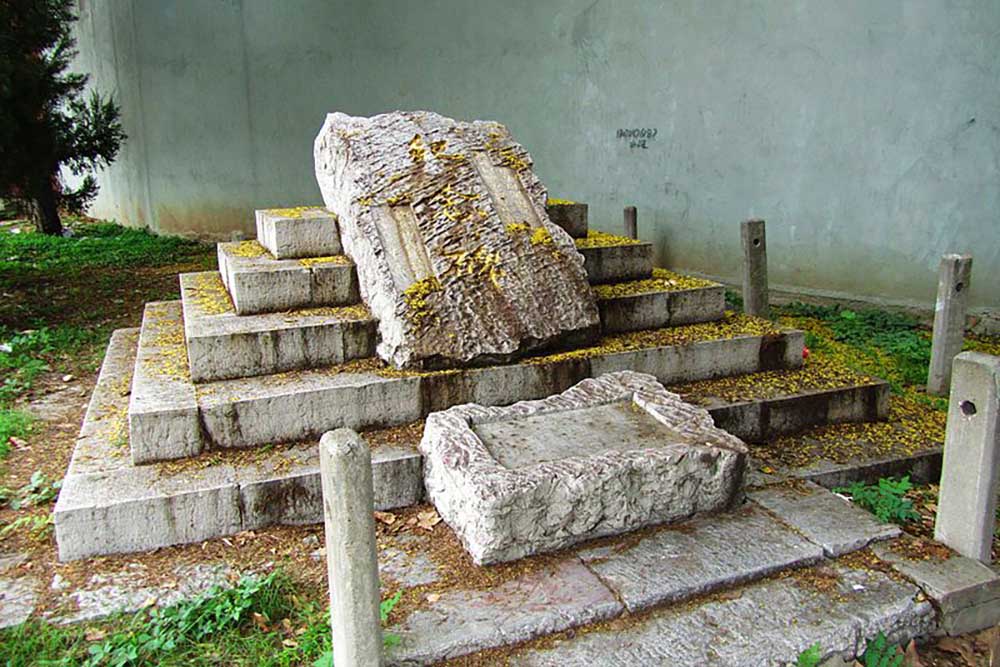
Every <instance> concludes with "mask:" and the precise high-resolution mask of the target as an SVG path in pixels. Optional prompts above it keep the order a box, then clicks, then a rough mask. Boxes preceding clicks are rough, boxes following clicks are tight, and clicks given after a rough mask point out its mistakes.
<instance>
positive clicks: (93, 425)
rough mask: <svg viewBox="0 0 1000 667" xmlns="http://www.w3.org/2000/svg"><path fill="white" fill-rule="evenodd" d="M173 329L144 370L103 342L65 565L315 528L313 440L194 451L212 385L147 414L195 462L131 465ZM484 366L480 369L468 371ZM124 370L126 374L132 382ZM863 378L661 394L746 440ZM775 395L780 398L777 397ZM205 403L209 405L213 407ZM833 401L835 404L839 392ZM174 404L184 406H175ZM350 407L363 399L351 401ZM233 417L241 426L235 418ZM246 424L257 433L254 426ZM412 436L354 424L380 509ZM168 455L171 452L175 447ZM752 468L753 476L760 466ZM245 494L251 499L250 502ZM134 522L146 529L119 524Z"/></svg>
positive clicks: (75, 476)
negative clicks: (368, 456) (147, 389)
mask: <svg viewBox="0 0 1000 667" xmlns="http://www.w3.org/2000/svg"><path fill="white" fill-rule="evenodd" d="M174 326H175V329H174V332H173V334H171V335H170V336H166V337H165V338H167V340H168V341H172V344H171V345H168V346H167V347H168V349H167V350H166V352H165V353H164V354H163V355H162V357H161V358H160V359H159V360H158V361H157V363H156V364H155V365H154V366H152V367H149V366H146V365H142V364H136V363H135V356H136V351H137V348H138V347H139V346H138V339H139V332H138V330H135V329H130V330H120V331H117V332H115V334H114V335H113V337H112V341H111V344H110V345H109V347H108V352H107V355H106V357H105V363H104V366H103V368H102V371H101V377H100V379H99V381H98V384H97V387H96V389H95V392H94V396H93V397H92V400H91V406H90V409H89V410H88V413H87V416H86V418H85V422H84V426H83V429H82V431H81V434H80V439H79V441H78V443H77V447H76V451H75V453H74V458H73V462H72V463H71V465H70V468H69V470H68V471H67V475H66V477H65V480H64V483H63V488H62V491H61V493H60V496H59V501H58V503H57V506H56V512H55V524H56V535H57V541H58V543H59V550H60V557H61V558H62V559H64V560H69V559H74V558H84V557H88V556H93V555H99V554H103V553H118V552H128V551H141V550H147V549H154V548H157V547H161V546H168V545H171V544H182V543H185V542H192V541H199V540H202V539H208V538H211V537H216V536H219V535H226V534H232V533H234V532H239V531H240V530H244V529H247V528H250V527H260V526H264V525H270V524H277V523H315V522H319V521H321V520H322V504H321V498H320V493H319V476H318V475H319V461H318V451H317V449H316V444H315V440H306V439H305V438H303V439H302V440H305V441H300V442H299V443H298V444H296V443H295V442H292V443H290V444H288V445H278V446H273V445H272V446H271V447H266V448H251V449H245V450H239V451H237V450H232V449H229V450H227V449H216V450H214V451H206V452H205V453H202V454H201V455H197V454H198V453H199V452H202V451H203V449H202V448H203V447H204V440H203V438H204V437H205V436H204V433H203V431H202V414H201V409H202V405H201V404H202V403H203V404H206V405H208V406H209V407H211V406H213V405H215V406H217V407H216V409H218V410H219V411H223V408H222V407H221V406H222V405H224V402H223V399H222V397H220V396H218V395H217V394H213V393H211V385H209V386H208V387H207V388H203V387H202V386H197V385H193V384H189V383H187V382H186V381H182V382H181V386H184V387H190V388H191V390H192V391H195V389H196V387H197V392H196V393H200V396H197V397H193V396H189V397H188V398H189V399H190V400H189V401H188V402H187V403H186V404H178V405H176V406H175V410H174V412H172V413H171V415H172V417H171V419H170V420H166V419H165V418H164V419H162V420H157V421H154V424H156V425H158V426H162V427H163V429H164V430H162V431H160V432H159V433H160V435H159V436H158V437H155V438H152V439H149V440H146V441H145V442H147V443H150V444H151V445H156V446H160V448H161V450H162V449H165V447H164V446H165V445H166V444H167V443H171V442H183V441H184V439H183V438H180V439H178V435H177V434H178V433H181V434H183V433H188V434H189V435H190V437H191V438H192V439H193V440H192V442H193V443H194V444H193V445H192V450H191V453H190V454H185V456H192V457H194V458H190V459H188V460H181V461H175V462H165V463H159V464H151V465H136V462H134V460H133V459H134V457H135V455H136V453H137V452H138V451H142V450H141V449H140V448H138V447H137V445H136V442H135V441H134V440H133V441H132V442H131V443H130V437H129V425H130V419H129V415H128V406H129V402H130V398H131V399H132V400H133V401H134V400H135V397H136V395H137V392H139V393H141V392H142V391H143V389H142V387H141V386H140V374H144V373H147V372H150V371H151V369H156V370H158V371H159V372H163V373H171V372H172V373H174V374H175V376H174V379H176V376H181V377H183V376H184V373H185V372H186V366H185V364H184V360H183V340H182V336H181V335H180V333H179V331H180V329H179V323H177V322H176V321H175V325H174ZM147 327H149V325H147ZM144 335H146V336H151V335H154V336H155V335H159V332H158V331H157V330H156V329H154V328H152V327H149V328H148V329H147V330H146V331H144ZM484 370H485V369H480V371H479V372H482V371H484ZM133 373H135V374H136V375H135V377H133ZM295 375H298V374H295ZM305 375H306V376H307V377H312V378H313V380H311V382H314V383H315V382H317V380H316V374H315V372H310V373H306V374H305ZM439 375H441V376H443V377H447V378H451V379H454V376H455V375H457V374H456V373H454V372H452V373H441V374H439ZM341 376H349V377H353V378H354V380H353V381H354V382H355V383H356V384H354V385H351V381H350V380H348V381H347V384H345V385H344V391H350V390H349V389H346V387H350V386H355V387H357V386H359V385H358V384H357V382H358V381H359V380H358V378H357V377H356V376H352V375H351V374H350V373H347V372H343V373H340V374H334V375H332V376H330V377H329V378H327V379H331V378H337V377H341ZM324 377H325V376H324ZM364 377H366V378H367V380H368V381H371V382H376V381H383V380H385V379H386V378H381V377H379V376H378V375H376V374H375V373H369V375H367V376H364ZM430 377H433V375H432V376H430ZM777 378H782V382H778V380H777ZM166 379H170V376H169V375H167V378H166ZM428 379H429V378H428V376H421V375H418V376H417V377H416V378H415V380H414V379H412V378H411V379H410V380H408V382H414V381H417V382H420V381H427V380H428ZM581 379H582V378H581ZM163 381H164V378H162V377H161V378H158V380H157V382H158V383H159V382H163ZM299 381H301V378H298V379H295V378H293V377H289V376H287V375H286V376H281V377H275V378H272V380H271V382H273V383H274V384H275V386H276V388H277V387H281V386H282V385H283V384H284V383H289V382H291V383H293V386H301V385H298V384H297V383H298V382H299ZM565 381H566V383H567V386H569V385H571V384H573V383H575V380H574V381H573V382H570V381H569V380H568V379H567V380H565ZM863 381H865V378H861V377H852V376H850V375H836V374H833V375H831V374H830V373H821V374H819V375H815V374H813V372H812V371H811V369H810V368H809V367H806V368H802V369H799V370H790V371H763V372H758V373H755V374H750V375H747V376H744V381H743V383H742V386H743V389H742V392H743V393H739V391H737V390H738V389H739V388H740V386H741V385H739V384H733V383H730V382H728V381H727V380H725V379H720V380H709V381H703V382H698V383H686V384H680V385H674V386H672V387H671V389H672V390H673V391H675V392H677V393H680V394H682V395H684V396H685V398H686V399H687V400H694V401H705V402H707V403H709V404H711V405H713V406H714V407H709V408H708V409H709V413H710V414H712V415H713V417H714V418H715V421H716V424H717V425H718V426H719V427H721V428H725V429H727V430H729V431H730V432H732V433H735V434H737V435H739V437H742V438H744V439H752V438H749V437H748V436H754V435H755V434H759V428H760V425H761V424H762V423H767V422H766V420H764V421H762V420H761V417H760V415H764V414H770V412H771V410H770V407H769V406H768V404H769V402H772V401H775V400H776V401H779V402H780V403H781V404H782V405H783V406H784V409H785V414H786V415H791V414H792V413H793V411H794V406H795V405H796V400H795V396H796V394H795V392H796V391H798V392H799V394H798V395H800V396H801V397H802V398H803V400H802V401H801V402H800V403H799V405H800V406H801V410H800V414H801V415H802V416H801V418H799V419H792V418H786V419H782V420H781V421H780V424H783V425H787V426H789V427H795V425H796V424H798V423H802V424H807V423H810V422H812V421H814V419H815V414H816V413H815V412H814V409H815V406H816V399H815V393H816V392H817V391H819V392H821V393H827V394H830V395H834V396H835V395H836V391H837V390H836V389H833V388H830V387H824V388H823V389H821V390H816V389H814V387H815V385H825V384H827V383H830V382H839V383H841V384H842V385H843V386H842V387H841V391H843V392H844V393H845V394H847V395H855V396H857V392H856V390H855V388H853V386H852V385H853V384H855V383H861V382H863ZM234 382H236V381H227V382H223V383H213V384H222V385H226V386H229V385H232V384H233V383H234ZM363 384H364V382H361V385H363ZM375 386H384V385H381V384H376V385H375ZM401 386H406V387H409V386H410V385H409V384H404V385H401ZM441 386H442V385H435V384H430V385H429V387H430V388H429V389H428V392H429V393H430V395H431V396H435V397H436V398H435V399H434V401H432V403H438V402H440V403H441V404H442V405H443V407H450V405H449V404H448V400H452V399H453V400H455V401H458V402H467V400H468V394H466V393H464V392H458V393H455V394H454V395H453V396H452V397H451V399H449V398H448V397H447V396H441V395H439V393H438V391H437V389H438V388H440V387H441ZM869 386H870V387H872V388H873V390H875V391H878V390H879V387H882V386H884V385H879V384H877V383H873V384H870V385H869ZM130 387H131V393H130ZM768 388H769V389H768ZM206 391H207V392H208V393H205V392H206ZM539 391H541V392H542V395H543V396H545V395H548V394H546V393H544V388H542V389H540V390H539ZM785 391H787V392H789V393H780V392H785ZM773 392H779V393H777V394H774V393H773ZM232 395H233V396H239V390H237V389H234V390H233V394H232ZM288 395H289V401H290V402H291V403H292V404H293V405H294V403H295V401H294V396H295V392H294V391H292V392H290V393H289V394H288ZM484 395H487V394H485V393H481V395H480V396H479V397H478V398H480V399H481V398H482V396H484ZM494 395H495V394H494ZM355 398H357V396H355ZM498 398H503V397H498ZM212 400H215V401H218V403H212ZM515 400H516V399H515ZM199 401H201V403H199ZM726 401H729V402H728V403H727V402H726ZM508 402H512V401H508ZM836 402H837V403H838V404H841V405H843V404H844V403H846V399H845V400H843V401H842V400H837V401H836ZM867 404H868V403H867V401H863V400H862V401H859V402H857V403H856V408H855V410H854V415H855V417H856V418H857V419H866V418H867V416H866V412H865V405H867ZM185 405H186V406H187V409H183V408H184V406H185ZM318 405H322V403H319V404H318ZM359 405H362V406H363V405H366V403H365V401H361V402H360V403H359ZM732 406H739V410H733V409H731V407H732ZM286 409H287V407H286V406H285V405H279V406H277V407H275V408H274V410H273V411H266V413H265V414H267V415H273V416H280V415H282V414H283V413H284V411H285V410H286ZM360 409H361V408H357V409H356V410H360ZM381 409H383V407H382V406H376V407H375V408H374V409H373V414H376V415H377V414H378V411H379V410H381ZM436 409H437V408H436ZM317 410H318V411H319V408H317ZM137 414H138V413H135V414H133V415H132V419H131V425H132V427H133V433H137V436H136V437H145V432H144V431H138V432H137V431H136V428H137V427H141V426H144V424H143V422H142V420H141V419H138V420H137ZM158 414H160V413H158ZM306 414H307V416H308V413H306ZM318 414H321V415H323V418H325V419H329V418H330V416H329V414H330V413H328V412H326V411H319V412H318ZM355 414H356V415H357V414H358V413H357V412H356V413H355ZM421 414H422V411H419V412H418V411H416V410H414V414H413V415H412V419H414V420H415V419H419V417H420V416H421ZM843 414H845V411H841V415H843ZM359 416H360V415H359ZM734 416H740V419H736V420H734V419H733V417H734ZM161 417H163V415H162V414H161ZM310 418H314V417H310ZM372 421H375V420H372ZM411 421H412V420H411ZM233 423H234V424H237V425H239V424H240V422H239V420H235V421H234V422H233ZM264 424H266V422H264ZM216 426H218V424H216ZM887 426H888V425H887ZM249 427H250V424H244V425H241V428H249ZM254 428H261V429H263V428H265V426H264V425H259V426H254ZM299 428H301V426H299ZM359 428H361V427H359ZM185 429H187V430H186V431H185ZM422 431H423V425H422V424H421V423H420V422H414V423H412V424H410V423H409V422H408V423H407V425H404V426H400V427H395V428H391V429H383V430H376V431H365V436H366V438H368V439H369V442H371V443H372V445H373V448H374V449H373V465H374V477H375V494H376V499H377V504H378V507H379V508H380V509H388V508H394V507H405V506H407V505H412V504H413V503H415V502H419V501H420V500H421V499H422V498H423V497H424V487H423V477H422V466H423V464H422V457H421V455H420V454H419V452H418V450H417V444H418V442H419V440H420V438H421V434H422ZM223 432H224V431H223ZM806 433H808V431H807V432H806ZM274 442H276V440H275V439H271V440H268V441H267V442H266V443H265V442H261V443H260V444H262V445H263V444H270V443H274ZM387 443H388V444H387ZM130 451H131V453H132V457H131V458H130ZM161 455H162V452H161ZM177 456H178V457H181V452H178V453H177ZM152 460H155V457H154V458H153V459H152ZM141 462H145V461H140V463H141ZM857 465H859V466H860V465H862V464H861V463H859V464H857ZM757 467H759V466H753V465H752V466H751V469H752V470H756V468H757ZM795 472H796V471H795V470H785V469H783V470H780V471H775V475H766V476H764V477H773V478H774V479H782V478H784V477H785V476H788V475H794V474H795ZM813 472H814V471H813V470H812V468H809V469H806V470H805V471H804V472H803V474H810V475H811V474H813ZM849 473H850V469H848V468H845V469H844V472H843V473H842V474H843V475H844V477H845V478H846V477H849ZM756 474H758V476H759V473H756ZM836 483H838V484H840V483H844V480H843V479H838V481H837V482H836ZM254 498H258V499H262V500H260V501H259V502H257V501H254V500H253V499H254ZM178 507H188V508H189V509H190V511H189V514H188V515H186V516H188V518H187V519H186V521H185V520H181V521H176V520H175V516H176V508H178ZM142 525H144V526H147V527H148V528H149V530H143V529H139V528H133V529H129V528H128V526H142Z"/></svg>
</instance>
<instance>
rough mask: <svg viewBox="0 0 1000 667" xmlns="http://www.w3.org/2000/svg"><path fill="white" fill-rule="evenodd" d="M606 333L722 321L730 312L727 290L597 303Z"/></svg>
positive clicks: (689, 291)
mask: <svg viewBox="0 0 1000 667" xmlns="http://www.w3.org/2000/svg"><path fill="white" fill-rule="evenodd" d="M597 310H598V311H599V312H600V314H601V329H602V330H603V331H604V332H605V333H618V332H622V331H640V330H642V329H660V328H663V327H668V326H669V327H675V326H680V325H683V324H697V323H699V322H714V321H716V320H721V319H722V317H723V315H724V313H725V310H726V295H725V288H724V287H723V286H722V285H719V286H718V287H702V288H698V289H687V290H669V291H668V290H662V291H655V292H643V293H641V294H632V295H628V296H616V297H612V298H608V299H598V300H597Z"/></svg>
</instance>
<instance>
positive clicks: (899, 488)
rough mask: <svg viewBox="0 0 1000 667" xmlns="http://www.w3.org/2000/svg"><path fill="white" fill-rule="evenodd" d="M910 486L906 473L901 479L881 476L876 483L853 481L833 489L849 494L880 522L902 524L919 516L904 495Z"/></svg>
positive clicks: (911, 502) (911, 486) (911, 485)
mask: <svg viewBox="0 0 1000 667" xmlns="http://www.w3.org/2000/svg"><path fill="white" fill-rule="evenodd" d="M912 488H913V484H912V483H911V482H910V476H909V475H906V476H904V477H903V478H902V479H896V478H893V477H883V478H882V479H880V480H879V481H878V484H864V483H863V482H854V483H853V484H851V485H850V486H842V487H838V488H836V489H834V491H836V492H838V493H846V494H848V495H850V496H851V500H853V501H854V503H855V504H856V505H858V506H860V507H863V508H865V509H866V510H868V511H869V512H871V513H872V514H874V515H875V516H876V518H878V520H879V521H881V522H882V523H898V524H904V523H906V522H909V521H915V520H917V519H919V518H920V515H919V514H918V513H917V512H916V510H914V509H913V501H911V500H910V499H909V498H907V497H906V494H907V492H909V491H910V490H911V489H912Z"/></svg>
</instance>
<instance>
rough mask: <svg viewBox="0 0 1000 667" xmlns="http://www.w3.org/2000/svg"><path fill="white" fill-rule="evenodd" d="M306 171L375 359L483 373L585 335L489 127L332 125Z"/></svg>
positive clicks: (543, 229)
mask: <svg viewBox="0 0 1000 667" xmlns="http://www.w3.org/2000/svg"><path fill="white" fill-rule="evenodd" d="M314 158H315V167H316V179H317V181H318V182H319V186H320V190H321V191H322V193H323V200H324V201H325V202H326V205H327V207H328V208H329V209H330V210H332V211H334V212H335V213H336V214H337V215H338V216H339V222H340V232H341V239H342V241H343V244H344V248H345V251H346V253H347V254H348V255H349V256H350V257H351V258H352V259H353V260H354V261H355V263H356V264H357V266H358V276H359V279H360V282H361V293H362V295H363V296H364V298H365V302H366V303H367V304H368V305H369V307H370V308H371V310H372V313H373V314H374V316H375V317H376V318H377V319H378V320H379V331H380V333H381V337H382V342H381V343H380V345H379V355H380V356H381V357H382V358H383V359H386V360H388V361H391V362H392V363H393V364H394V365H396V366H407V365H411V364H420V363H429V364H432V365H438V364H440V365H462V364H467V363H469V362H483V361H486V362H490V361H496V360H503V359H509V358H512V357H514V356H516V355H518V354H520V353H522V352H524V351H526V350H529V349H532V348H537V347H539V346H542V345H546V344H551V343H556V342H567V341H571V340H584V339H588V338H591V337H593V336H594V335H595V334H596V332H597V328H598V323H599V322H598V313H597V306H596V304H595V303H594V298H593V295H592V294H591V293H590V290H589V289H588V287H587V274H586V272H585V270H584V267H583V258H582V257H581V255H580V254H579V253H578V252H577V251H576V247H575V245H574V243H573V240H572V238H570V236H569V235H568V234H567V233H566V232H565V231H563V230H562V229H561V228H560V227H559V226H558V225H556V224H554V223H552V222H551V221H550V220H549V218H548V215H547V214H546V212H545V202H546V194H545V188H544V186H543V185H542V184H541V183H540V182H539V180H538V179H537V177H536V176H535V175H534V173H533V172H532V171H531V158H530V156H529V155H528V153H527V151H525V150H524V148H523V147H521V146H520V145H519V144H517V143H516V142H515V141H514V139H513V138H512V137H511V135H510V133H509V132H508V131H507V129H506V128H505V127H504V126H503V125H500V124H499V123H493V122H483V121H474V122H471V123H468V122H459V121H455V120H452V119H449V118H445V117H443V116H440V115H438V114H434V113H430V112H422V111H420V112H394V113H389V114H382V115H379V116H374V117H372V118H357V117H351V116H347V115H345V114H342V113H332V114H329V115H328V116H327V118H326V122H325V123H324V125H323V128H322V129H321V130H320V133H319V135H318V136H317V137H316V142H315V148H314Z"/></svg>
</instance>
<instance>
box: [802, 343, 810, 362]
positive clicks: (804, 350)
mask: <svg viewBox="0 0 1000 667" xmlns="http://www.w3.org/2000/svg"><path fill="white" fill-rule="evenodd" d="M802 358H803V359H808V358H809V348H808V347H806V346H805V345H803V346H802Z"/></svg>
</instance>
